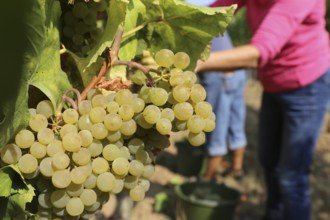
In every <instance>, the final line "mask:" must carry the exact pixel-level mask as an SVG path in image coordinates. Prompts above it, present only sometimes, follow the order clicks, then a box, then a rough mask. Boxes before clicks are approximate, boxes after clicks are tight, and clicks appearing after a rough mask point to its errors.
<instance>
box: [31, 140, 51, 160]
mask: <svg viewBox="0 0 330 220" xmlns="http://www.w3.org/2000/svg"><path fill="white" fill-rule="evenodd" d="M30 154H31V155H32V156H33V157H35V158H37V159H42V158H44V157H45V156H46V154H47V147H46V146H45V145H43V144H40V143H39V142H34V143H33V144H32V145H31V147H30Z"/></svg>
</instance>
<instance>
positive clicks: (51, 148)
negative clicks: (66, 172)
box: [46, 139, 64, 157]
mask: <svg viewBox="0 0 330 220" xmlns="http://www.w3.org/2000/svg"><path fill="white" fill-rule="evenodd" d="M46 151H47V155H48V156H50V157H52V156H54V155H55V154H56V153H58V152H64V148H63V147H62V141H60V140H57V139H54V140H53V141H51V142H50V143H49V144H48V145H47V149H46Z"/></svg>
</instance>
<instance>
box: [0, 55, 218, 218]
mask: <svg viewBox="0 0 330 220" xmlns="http://www.w3.org/2000/svg"><path fill="white" fill-rule="evenodd" d="M155 60H156V62H157V64H158V65H159V66H160V67H159V69H158V70H157V71H156V72H157V73H156V74H155V75H153V76H152V80H151V79H150V78H143V79H142V78H141V77H142V75H139V74H137V75H136V76H134V77H132V78H133V81H138V82H140V83H139V84H140V86H139V89H138V90H137V91H136V92H132V90H130V89H121V90H119V91H116V92H111V93H107V94H104V93H102V92H100V90H97V89H93V90H91V91H90V92H89V93H88V95H87V99H86V100H82V101H79V102H78V104H77V108H66V109H63V111H62V113H61V115H60V117H58V116H57V117H55V116H54V114H55V113H54V110H53V107H52V104H51V102H50V101H48V100H44V101H41V102H40V103H39V104H38V105H37V107H36V108H35V109H30V120H29V127H28V128H26V129H22V130H21V131H19V132H18V133H17V134H16V136H15V141H14V143H9V144H7V145H5V146H4V147H2V148H1V155H0V159H1V163H2V165H7V164H17V166H18V169H19V170H20V172H21V173H22V174H23V176H24V177H25V179H26V180H27V181H28V182H30V183H31V184H32V185H34V186H36V188H37V195H38V197H37V199H38V205H39V208H38V216H39V219H53V218H60V219H89V218H90V217H91V215H93V214H94V213H95V212H96V211H98V210H99V209H100V208H101V207H102V204H103V203H104V202H105V201H107V200H108V198H109V195H110V193H113V194H117V193H120V192H122V191H123V190H125V191H128V192H129V196H130V198H131V199H132V200H133V201H140V200H142V199H143V198H144V197H145V193H146V191H148V189H149V187H150V178H151V176H152V175H153V173H154V172H155V168H154V161H155V157H156V156H157V153H158V152H160V151H161V150H163V149H165V148H166V147H168V146H169V144H170V143H169V134H170V133H171V132H173V131H188V136H187V138H188V140H189V142H190V143H191V144H192V145H193V146H199V145H201V144H203V143H204V141H205V132H209V131H212V130H213V129H214V126H215V123H214V120H215V115H214V113H213V112H212V108H211V105H210V104H209V103H207V102H206V101H205V97H206V92H205V90H204V88H203V87H202V86H201V85H200V84H197V83H196V81H197V78H196V75H195V74H194V73H193V72H191V71H183V69H185V68H186V67H187V66H188V65H189V62H190V61H189V56H188V55H187V54H185V53H183V52H179V53H177V54H173V52H172V51H170V50H161V51H159V52H158V53H157V54H156V56H155ZM172 66H174V67H173V68H171V67H172ZM139 77H140V78H141V79H140V80H139ZM141 82H142V83H141ZM54 121H55V123H54Z"/></svg>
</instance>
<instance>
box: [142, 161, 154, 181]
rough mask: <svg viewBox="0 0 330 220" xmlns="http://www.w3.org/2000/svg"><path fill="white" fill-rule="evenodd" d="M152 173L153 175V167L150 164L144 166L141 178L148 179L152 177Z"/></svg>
mask: <svg viewBox="0 0 330 220" xmlns="http://www.w3.org/2000/svg"><path fill="white" fill-rule="evenodd" d="M154 173H155V167H154V166H153V165H151V164H148V165H145V166H144V169H143V173H142V176H143V177H144V178H147V179H149V178H150V177H152V175H154Z"/></svg>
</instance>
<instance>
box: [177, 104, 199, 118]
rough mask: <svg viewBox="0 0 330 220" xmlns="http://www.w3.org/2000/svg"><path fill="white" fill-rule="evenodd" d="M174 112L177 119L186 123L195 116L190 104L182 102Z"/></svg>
mask: <svg viewBox="0 0 330 220" xmlns="http://www.w3.org/2000/svg"><path fill="white" fill-rule="evenodd" d="M173 111H174V115H175V117H176V118H177V119H179V120H181V121H186V120H188V119H189V118H190V117H191V116H192V115H193V112H194V109H193V107H192V105H191V104H190V103H188V102H182V103H177V104H175V105H174V107H173Z"/></svg>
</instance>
